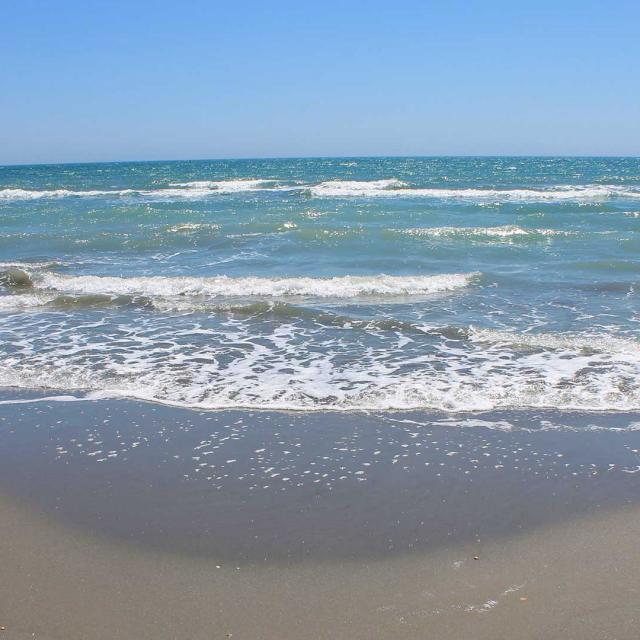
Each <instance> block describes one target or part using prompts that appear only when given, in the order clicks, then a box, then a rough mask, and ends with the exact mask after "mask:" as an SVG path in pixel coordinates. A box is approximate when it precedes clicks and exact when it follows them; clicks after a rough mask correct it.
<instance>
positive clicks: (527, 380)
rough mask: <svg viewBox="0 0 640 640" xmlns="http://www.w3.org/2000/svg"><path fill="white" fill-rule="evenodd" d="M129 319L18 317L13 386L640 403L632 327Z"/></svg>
mask: <svg viewBox="0 0 640 640" xmlns="http://www.w3.org/2000/svg"><path fill="white" fill-rule="evenodd" d="M124 318H126V316H118V319H116V321H115V322H114V323H113V324H109V323H108V322H105V321H104V320H100V321H98V324H96V321H95V319H93V320H84V321H83V320H81V319H80V320H75V321H73V322H74V325H73V329H72V330H69V329H70V327H69V322H70V320H69V318H68V316H67V315H66V314H55V315H52V316H47V317H46V318H45V319H42V318H39V317H38V316H33V317H32V318H29V317H25V316H24V315H20V316H18V315H16V316H12V317H9V318H8V319H7V320H6V321H5V322H4V326H3V342H2V345H0V385H3V386H14V387H19V388H43V389H55V390H60V391H63V390H68V389H81V390H85V391H91V392H99V393H101V394H102V395H103V396H129V397H133V398H139V399H144V400H152V401H156V402H162V403H167V404H173V405H179V406H190V407H198V408H203V409H207V408H208V409H222V408H233V407H235V408H245V409H249V408H252V409H291V410H305V411H323V410H336V411H350V410H368V411H376V410H380V411H387V410H403V409H425V410H439V411H487V410H492V409H517V408H525V407H538V408H557V409H574V410H600V411H620V410H634V411H635V410H640V383H639V382H638V381H639V380H640V349H639V348H638V343H637V342H636V341H634V340H633V339H630V338H624V337H619V336H610V335H600V336H598V335H593V336H579V335H565V334H544V335H542V334H541V335H538V336H536V337H534V336H527V337H526V338H525V342H526V343H525V344H522V339H521V338H520V336H518V334H517V333H515V332H494V331H492V330H483V331H481V330H472V331H471V339H470V340H464V339H460V340H457V341H451V340H445V341H442V342H439V341H437V340H436V341H435V342H434V340H433V339H429V340H427V341H426V342H420V343H419V344H417V345H415V346H412V345H411V344H410V345H406V346H405V347H404V348H403V349H401V350H398V349H397V347H396V345H397V335H396V332H395V331H393V332H387V333H386V334H384V335H381V334H377V338H376V340H377V346H376V347H375V348H374V347H367V346H366V344H367V343H366V342H365V343H362V342H361V340H360V338H361V337H362V335H361V333H360V332H361V331H362V330H363V329H351V331H354V332H355V333H354V335H353V337H352V338H350V339H342V338H337V339H336V337H335V336H333V337H332V336H331V335H328V334H327V333H326V332H325V331H324V330H323V329H322V328H321V327H320V328H319V327H317V326H315V325H314V324H313V323H312V324H307V323H304V322H302V323H301V322H299V321H297V320H295V319H292V320H290V321H285V322H280V323H276V324H270V323H267V324H265V323H263V322H261V321H259V320H258V321H256V322H246V321H242V322H238V321H237V320H236V319H234V318H229V319H226V320H224V319H222V320H221V321H220V322H218V323H217V324H216V325H207V326H204V325H201V324H199V323H198V322H195V321H193V320H187V318H188V317H184V318H183V319H182V320H180V319H176V318H164V317H162V316H154V315H151V316H148V317H147V318H146V319H145V320H139V321H137V322H129V321H126V320H124ZM96 327H98V329H99V330H98V331H96ZM365 330H366V329H365ZM380 340H381V341H382V342H380ZM527 342H528V343H527ZM586 345H589V347H587V346H586Z"/></svg>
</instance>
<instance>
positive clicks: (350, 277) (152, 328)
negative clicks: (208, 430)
mask: <svg viewBox="0 0 640 640" xmlns="http://www.w3.org/2000/svg"><path fill="white" fill-rule="evenodd" d="M639 231H640V159H631V158H577V159H571V158H375V159H361V158H353V159H298V160H243V161H193V162H149V163H112V164H85V165H60V166H32V167H26V166H25V167H0V386H2V387H7V388H13V389H16V388H17V389H20V390H30V389H38V390H45V391H51V393H52V395H55V394H60V395H61V396H64V395H69V394H74V393H75V394H78V393H80V394H82V395H84V394H89V395H90V396H92V397H93V396H96V397H119V396H126V397H131V398H138V399H144V400H151V401H156V402H160V403H167V404H172V405H178V406H188V407H197V408H203V409H217V408H240V409H244V408H252V409H294V410H306V411H320V410H368V411H376V412H380V411H392V410H405V409H412V410H413V409H418V410H422V409H425V410H436V411H452V412H455V411H485V410H494V409H498V410H502V409H508V410H514V409H516V410H517V409H521V408H522V409H523V408H530V407H536V408H545V409H552V410H557V409H560V410H563V409H573V410H585V411H592V410H595V411H623V410H625V411H634V410H638V409H640V340H639V335H640V304H639V284H640V282H639V280H640V259H639V257H640V233H639Z"/></svg>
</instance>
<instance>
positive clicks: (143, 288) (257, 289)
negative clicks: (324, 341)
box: [32, 273, 479, 298]
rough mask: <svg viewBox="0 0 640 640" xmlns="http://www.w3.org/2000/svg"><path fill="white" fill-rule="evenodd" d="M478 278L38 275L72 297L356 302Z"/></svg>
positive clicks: (43, 285)
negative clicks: (291, 298) (290, 298)
mask: <svg viewBox="0 0 640 640" xmlns="http://www.w3.org/2000/svg"><path fill="white" fill-rule="evenodd" d="M478 275H479V274H477V273H466V274H465V273H452V274H441V275H430V276H387V275H375V276H337V277H334V278H304V277H302V278H259V277H239V278H232V277H229V276H215V277H203V278H197V277H164V276H148V277H131V278H116V277H102V276H69V275H60V274H54V273H38V274H35V275H33V277H32V279H33V282H34V285H35V286H36V287H38V288H39V289H44V290H53V291H57V292H60V293H70V294H107V295H133V296H136V295H137V296H151V297H154V296H159V297H167V296H185V295H186V296H207V297H233V296H240V297H253V296H260V297H280V296H309V297H316V298H354V297H359V296H411V295H424V294H429V293H437V292H440V291H452V290H455V289H460V288H463V287H466V286H468V285H469V284H471V283H472V281H473V280H474V279H476V278H477V277H478Z"/></svg>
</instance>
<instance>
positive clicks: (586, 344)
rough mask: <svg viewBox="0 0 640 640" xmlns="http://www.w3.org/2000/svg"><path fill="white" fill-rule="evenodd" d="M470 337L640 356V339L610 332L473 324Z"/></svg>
mask: <svg viewBox="0 0 640 640" xmlns="http://www.w3.org/2000/svg"><path fill="white" fill-rule="evenodd" d="M469 339H470V340H472V341H475V342H484V343H496V344H498V343H502V344H505V345H514V346H516V347H517V346H520V347H529V348H533V349H535V348H540V349H555V350H568V351H575V352H581V351H589V352H593V351H600V352H606V353H609V354H618V355H623V356H632V357H634V358H637V357H640V341H639V340H636V339H634V338H627V337H622V336H615V335H610V334H602V333H600V334H598V333H594V334H575V333H515V332H511V331H496V330H494V329H481V328H477V327H471V328H470V330H469Z"/></svg>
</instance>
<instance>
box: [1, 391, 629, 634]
mask: <svg viewBox="0 0 640 640" xmlns="http://www.w3.org/2000/svg"><path fill="white" fill-rule="evenodd" d="M23 395H24V394H23ZM16 398H17V396H16V397H14V399H16ZM638 422H640V420H639V419H638V416H637V415H633V414H615V415H609V416H606V415H586V414H582V415H580V414H566V413H565V414H562V413H558V412H556V413H541V412H537V413H536V412H528V413H526V414H524V413H519V414H511V415H507V414H501V415H497V414H492V415H489V414H486V415H482V416H478V415H473V416H456V417H455V418H454V417H452V416H446V415H430V416H427V415H424V414H420V415H419V414H404V415H399V414H396V415H394V416H373V415H352V414H348V415H347V414H344V415H340V414H309V415H303V414H284V413H254V414H248V413H247V412H221V413H198V412H193V411H188V410H184V409H171V408H167V407H162V406H158V405H149V404H142V403H136V402H130V401H125V400H122V401H93V402H65V403H61V402H50V401H43V402H38V403H26V404H5V405H0V539H1V540H2V544H0V574H1V578H2V579H1V580H0V626H4V627H6V630H5V631H2V632H1V633H2V636H1V637H3V638H4V637H6V638H9V639H13V638H20V639H21V638H33V637H36V638H55V639H58V638H60V639H62V638H64V639H74V638H78V639H80V638H83V639H86V638H96V639H101V638H143V639H144V638H154V639H157V638H160V639H164V638H176V639H177V638H198V639H199V638H225V637H230V636H229V635H228V634H232V637H233V638H252V639H253V638H265V639H272V638H301V639H306V638H333V637H349V638H381V639H382V638H445V639H446V638H452V639H454V638H466V637H473V638H556V637H557V638H560V637H561V638H581V639H584V638H587V639H589V638H594V639H595V638H598V639H602V638H616V639H626V638H629V639H631V638H636V637H637V632H636V628H637V625H638V622H640V621H639V620H638V616H637V614H636V611H637V609H638V607H637V602H638V601H639V600H638V597H639V596H640V581H639V579H638V577H637V576H638V575H640V557H639V556H638V554H637V551H636V548H637V536H638V534H639V533H640V507H639V506H638V505H637V503H638V497H639V494H640V492H639V491H638V489H639V488H640V486H639V485H640V474H639V473H636V471H637V469H638V450H639V448H640V431H637V430H636V427H637V425H636V423H638ZM559 425H562V428H559ZM134 445H135V446H134ZM475 558H477V559H475ZM34 634H35V635H34Z"/></svg>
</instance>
